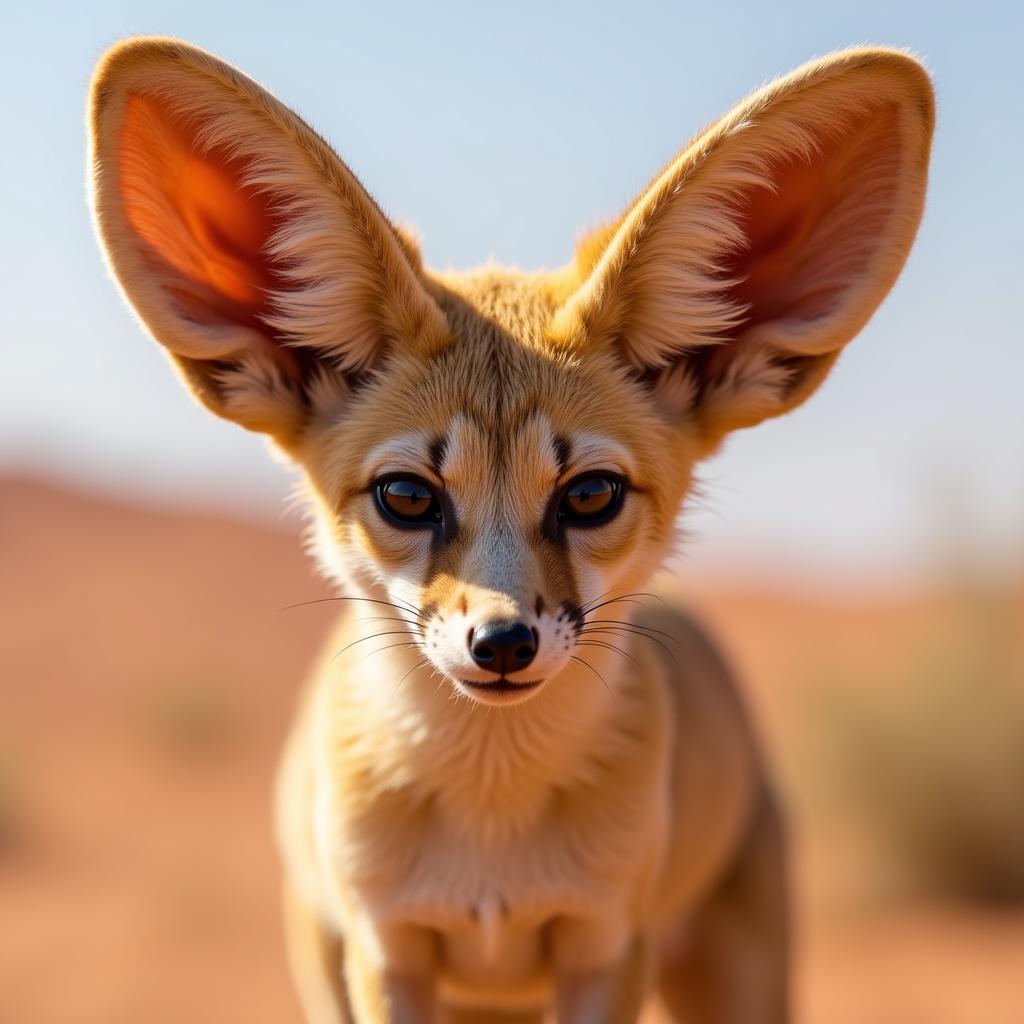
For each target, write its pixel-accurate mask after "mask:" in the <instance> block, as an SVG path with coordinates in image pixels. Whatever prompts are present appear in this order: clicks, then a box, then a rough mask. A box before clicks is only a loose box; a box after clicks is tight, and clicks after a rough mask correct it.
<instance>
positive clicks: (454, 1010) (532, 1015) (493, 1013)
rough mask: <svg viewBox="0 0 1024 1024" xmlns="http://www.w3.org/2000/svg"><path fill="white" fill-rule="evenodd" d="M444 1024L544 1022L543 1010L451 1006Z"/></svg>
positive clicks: (520, 1023)
mask: <svg viewBox="0 0 1024 1024" xmlns="http://www.w3.org/2000/svg"><path fill="white" fill-rule="evenodd" d="M443 1020H444V1024H544V1011H543V1010H476V1009H464V1008H462V1007H451V1008H450V1009H449V1010H448V1012H447V1014H446V1015H445V1016H444V1018H443Z"/></svg>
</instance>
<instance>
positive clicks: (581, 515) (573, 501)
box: [558, 475, 622, 526]
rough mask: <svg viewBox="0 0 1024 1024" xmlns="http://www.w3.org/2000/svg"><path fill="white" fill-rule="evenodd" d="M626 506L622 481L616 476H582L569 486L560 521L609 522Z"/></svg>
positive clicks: (569, 523) (561, 507) (571, 524)
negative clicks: (623, 499) (623, 505)
mask: <svg viewBox="0 0 1024 1024" xmlns="http://www.w3.org/2000/svg"><path fill="white" fill-rule="evenodd" d="M621 506H622V481H621V480H619V479H618V478H617V477H613V476H602V475H594V476H581V477H578V478H577V479H576V480H573V481H572V483H570V484H569V486H568V487H567V488H566V489H565V493H564V494H563V495H562V500H561V502H560V503H559V506H558V520H559V522H561V523H563V524H565V525H566V526H573V525H583V524H597V523H603V522H607V521H608V520H609V519H611V518H612V516H614V515H615V513H616V512H618V511H619V508H620V507H621Z"/></svg>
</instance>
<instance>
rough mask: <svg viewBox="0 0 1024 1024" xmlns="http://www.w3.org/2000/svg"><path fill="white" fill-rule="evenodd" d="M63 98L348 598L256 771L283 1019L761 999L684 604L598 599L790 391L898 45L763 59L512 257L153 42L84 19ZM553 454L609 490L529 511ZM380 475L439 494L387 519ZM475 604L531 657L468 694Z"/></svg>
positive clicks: (834, 343)
mask: <svg viewBox="0 0 1024 1024" xmlns="http://www.w3.org/2000/svg"><path fill="white" fill-rule="evenodd" d="M91 118H92V129H93V133H92V160H93V172H94V173H93V192H92V195H93V203H94V210H95V216H96V224H97V230H98V232H99V234H100V237H101V239H102V241H103V244H104V248H105V251H106V253H107V257H108V259H109V261H110V265H111V267H112V269H113V271H114V274H115V276H116V277H117V279H118V281H119V282H120V284H121V287H122V288H123V290H124V292H125V294H126V296H127V298H128V299H129V301H130V302H131V303H132V305H133V306H134V307H135V309H136V311H137V312H138V314H139V316H140V317H141V319H142V321H143V322H144V324H145V325H146V327H147V328H148V329H149V330H150V331H151V332H152V334H153V335H154V336H155V337H156V339H157V340H158V341H159V342H160V343H161V344H162V345H164V346H165V348H166V349H167V351H168V352H169V354H170V355H171V357H172V358H173V359H174V361H175V363H176V365H177V366H178V368H179V369H180V371H181V373H182V375H183V377H184V379H185V380H186V382H187V384H188V385H189V386H190V388H191V389H192V390H193V392H194V393H195V394H196V395H197V397H198V398H199V399H200V401H202V402H203V403H204V404H205V405H207V406H208V407H209V408H211V409H212V410H213V411H215V412H217V413H218V414H219V415H222V416H225V417H227V418H229V419H233V420H235V421H237V422H239V423H241V424H242V425H243V426H246V427H248V428H250V429H256V430H260V431H263V432H265V433H266V434H268V435H269V436H270V437H272V438H273V440H274V441H275V443H276V444H277V445H278V446H279V448H281V449H283V450H284V451H285V452H286V453H287V454H288V455H289V456H290V457H291V458H292V459H293V460H294V462H295V463H296V465H297V466H298V467H299V468H300V469H301V470H302V472H303V474H304V478H305V481H306V484H307V493H308V496H309V501H310V507H311V510H312V514H313V520H314V531H313V546H314V550H315V552H316V554H317V556H318V558H319V559H320V562H321V565H322V566H323V568H324V571H325V572H326V573H328V575H330V576H331V577H332V578H333V579H335V580H336V581H337V582H338V584H339V586H340V587H342V588H343V590H345V591H346V596H347V597H348V598H350V599H351V600H350V602H349V603H347V604H346V605H345V606H344V607H345V611H344V612H343V613H342V615H341V618H340V622H339V624H338V627H337V630H336V633H335V634H334V636H332V638H331V641H330V643H329V644H328V646H327V649H326V653H325V655H324V657H323V659H322V661H321V663H320V665H319V667H318V669H317V670H316V672H315V673H314V675H313V679H312V682H311V684H310V687H309V690H308V692H307V694H306V697H305V699H304V700H303V703H302V706H301V708H300V711H299V714H298V716H297V719H296V724H295V727H294V729H293V731H292V734H291V737H290V739H289V741H288V745H287V748H286V751H285V756H284V760H283V762H282V768H281V773H280V778H279V786H278V801H277V825H278V835H279V840H280V845H281V850H282V855H283V858H284V862H285V875H286V883H285V906H286V922H287V930H288V937H289V950H290V956H291V961H292V967H293V973H294V975H295V979H296V983H297V985H298V986H299V989H300V994H301V997H302V1002H303V1006H304V1008H305V1012H306V1015H307V1018H308V1019H309V1020H310V1021H311V1022H314V1024H327V1022H334V1024H338V1022H341V1021H349V1020H354V1021H356V1022H358V1024H371V1022H381V1021H435V1020H441V1019H445V1020H449V1021H451V1022H453V1024H470V1022H472V1021H484V1020H494V1021H501V1020H504V1021H508V1022H511V1021H516V1022H519V1024H527V1022H537V1021H539V1020H540V1019H541V1014H542V1011H543V1009H544V1008H545V1007H554V1008H555V1009H556V1011H557V1015H558V1019H559V1020H561V1021H564V1022H572V1024H592V1022H602V1021H607V1022H614V1024H618V1022H623V1024H625V1022H629V1021H634V1020H635V1019H636V1016H637V1014H638V1012H639V1009H640V1006H641V1005H642V1003H643V1001H644V999H645V997H646V996H647V994H648V993H649V992H651V991H652V990H653V989H655V988H659V989H660V991H661V992H662V995H663V997H664V1001H665V1003H666V1006H667V1007H668V1008H669V1009H670V1011H671V1012H673V1013H675V1014H677V1015H679V1019H681V1020H683V1019H685V1020H700V1021H702V1022H709V1024H749V1022H751V1021H764V1022H769V1024H780V1022H782V1021H785V1020H786V1019H788V1009H787V1006H788V1001H787V996H786V970H787V960H788V958H787V950H788V928H787V911H786V899H785V877H784V876H785V868H784V861H785V857H784V843H783V838H782V828H781V824H780V821H779V816H778V813H777V810H776V808H775V805H774V802H773V800H772V797H771V792H770V787H769V786H768V784H767V782H766V780H765V776H764V769H763V766H762V764H761V759H760V756H759V754H758V751H757V745H756V743H755V742H754V740H753V737H752V735H751V731H750V728H749V726H748V724H747V721H746V718H745V715H744V713H743V710H742V707H741V704H740V701H739V699H738V696H737V693H736V690H735V687H734V685H733V683H732V681H731V679H730V677H729V673H728V671H727V670H726V669H725V667H724V666H723V664H722V662H721V660H720V659H719V657H718V656H717V654H716V653H715V651H714V650H713V649H712V648H711V646H710V645H709V644H708V642H707V640H706V638H705V637H704V636H703V634H702V633H701V631H700V630H699V629H697V628H696V627H695V626H694V625H693V624H692V623H691V622H689V621H688V620H687V619H686V618H685V617H683V616H681V615H680V614H678V613H676V612H674V611H671V610H670V609H668V608H667V607H666V608H665V609H664V610H657V609H652V608H649V607H643V605H645V603H646V599H645V598H637V597H635V596H631V595H634V594H635V593H636V592H637V591H640V590H643V589H644V588H645V586H646V583H647V580H648V579H649V578H650V576H651V575H652V573H653V572H654V571H655V570H656V569H657V567H658V566H659V565H660V564H661V562H662V561H663V560H664V558H665V556H666V554H667V553H668V552H669V551H670V550H671V548H672V546H673V544H674V542H675V523H676V518H677V515H678V512H679V509H680V507H681V505H682V503H683V502H684V500H685V497H686V495H687V493H688V491H689V489H690V484H691V478H692V472H693V468H694V465H695V464H696V463H697V461H698V460H699V459H700V458H702V457H703V456H705V455H707V454H708V453H709V452H710V451H712V450H713V449H714V448H715V447H716V446H717V444H718V443H719V442H720V440H721V438H722V437H723V436H724V435H725V433H726V432H727V431H729V430H732V429H735V428H737V427H742V426H749V425H751V424H753V423H755V422H757V421H759V420H760V419H763V418H765V417H767V416H773V415H778V414H780V413H782V412H785V411H788V410H789V409H791V408H794V407H795V406H796V405H798V404H799V403H800V402H801V401H803V400H804V399H805V398H806V397H807V396H808V395H809V394H810V393H811V392H812V391H813V390H814V389H815V388H816V387H817V385H818V384H819V383H820V382H821V380H822V379H823V377H824V375H825V373H826V372H827V370H828V369H829V367H830V366H831V365H832V363H833V362H834V361H835V358H836V356H837V355H838V353H839V351H840V349H841V348H842V346H843V345H844V344H845V343H846V342H847V341H848V340H849V339H850V338H851V337H852V336H853V335H854V334H855V333H856V332H857V331H858V330H859V329H860V327H862V326H863V324H864V323H865V322H866V321H867V319H868V317H870V315H871V314H872V312H873V311H874V309H875V308H876V306H877V305H878V303H879V302H880V301H881V299H882V298H883V297H884V295H885V293H886V292H887V291H888V289H889V288H890V287H891V285H892V283H893V281H894V280H895V278H896V276H897V274H898V272H899V270H900V267H901V266H902V264H903V261H904V260H905V258H906V255H907V252H908V250H909V247H910V244H911V242H912V240H913V236H914V233H915V231H916V227H917V223H918V221H919V219H920V215H921V209H922V203H923V197H924V191H925V182H926V169H927V159H928V148H929V142H930V137H931V131H932V120H933V110H932V95H931V88H930V85H929V82H928V78H927V75H926V74H925V73H924V71H923V70H922V69H921V67H920V65H919V64H918V63H917V62H916V61H915V60H913V59H912V58H911V57H909V56H907V55H906V54H903V53H899V52H896V51H891V50H884V49H862V50H852V51H847V52H845V53H839V54H835V55H833V56H831V57H828V58H826V59H825V60H822V61H818V62H815V63H812V64H809V65H807V66H805V67H804V68H801V69H800V70H798V71H797V72H794V73H793V74H792V75H790V76H788V77H786V78H784V79H781V80H779V81H778V82H776V83H774V84H772V85H770V86H768V87H767V88H765V89H762V90H761V91H760V92H758V93H757V94H755V95H754V96H753V97H751V98H750V99H748V100H747V101H745V102H744V103H742V104H740V105H739V106H737V107H736V108H735V109H734V110H733V111H732V112H731V113H730V114H729V115H727V116H726V117H724V118H723V119H722V120H720V121H719V122H717V123H716V124H714V125H713V126H711V127H710V128H709V129H707V130H706V131H705V132H703V133H701V134H700V135H698V136H697V137H696V139H695V140H694V141H693V142H691V143H690V145H689V146H687V147H686V148H685V149H684V150H683V151H682V152H681V153H680V155H679V156H678V157H677V158H676V159H675V160H673V161H672V162H671V163H670V164H669V165H668V167H666V168H665V170H664V171H663V172H662V173H661V174H660V175H659V176H658V177H657V178H655V179H654V181H653V182H652V183H651V185H650V186H649V187H648V188H647V189H646V190H645V191H644V192H643V193H642V194H641V196H640V197H639V198H638V199H637V200H636V202H635V203H633V204H632V206H631V207H630V208H629V209H628V210H627V211H626V212H625V213H624V214H623V215H622V217H620V218H619V219H618V220H616V221H614V222H611V223H610V224H609V225H608V226H607V227H606V228H604V229H602V230H601V231H599V232H596V233H594V234H593V235H591V236H590V237H589V238H587V239H585V240H584V241H583V242H582V243H581V245H580V247H579V250H578V252H577V255H576V258H575V260H574V261H573V263H572V264H570V265H569V266H567V267H565V268H562V269H561V270H558V271H556V272H553V273H543V274H524V273H520V272H514V271H508V270H504V269H501V268H496V267H490V268H483V269H480V270H476V271H472V272H468V273H464V274H443V275H442V274H434V273H430V272H429V271H427V270H425V269H424V268H423V267H422V266H421V264H420V258H419V254H418V250H417V249H416V246H415V243H414V242H413V241H412V240H411V238H410V236H409V235H408V233H407V232H405V231H400V230H399V229H397V228H395V227H394V226H392V225H391V224H390V223H388V221H387V220H386V219H385V218H384V216H383V215H382V213H381V211H380V209H379V208H378V207H377V205H376V204H375V203H374V202H373V201H372V200H371V199H370V197H369V195H368V194H367V193H366V192H365V191H364V190H363V188H362V186H361V185H360V184H359V183H358V182H357V181H356V179H355V178H354V177H353V175H352V174H351V172H350V171H349V170H348V168H346V167H345V165H344V164H343V163H342V162H341V161H340V160H339V159H338V158H337V157H336V156H335V155H334V153H333V152H332V151H331V150H330V149H329V148H328V147H327V146H326V145H325V144H324V143H323V141H322V140H321V139H320V138H319V137H318V136H317V135H315V133H313V132H312V131H311V130H310V129H309V128H308V127H307V126H306V125H305V124H304V123H303V122H302V121H301V120H299V119H298V118H297V117H296V116H295V115H294V114H292V113H291V112H290V111H289V110H288V109H287V108H285V107H284V106H282V105H281V104H280V103H278V102H277V101H276V100H274V99H273V98H272V97H270V96H269V95H268V94H267V93H266V92H265V91H264V90H263V89H261V88H260V87H259V86H257V85H256V84H255V83H253V82H252V81H250V80H249V79H247V78H245V77H244V76H243V75H241V74H239V73H238V72H237V71H235V70H234V69H233V68H230V67H229V66H227V65H225V64H223V63H222V62H221V61H219V60H217V59H216V58H214V57H212V56H210V55H209V54H207V53H205V52H203V51H200V50H197V49H195V48H194V47H190V46H188V45H186V44H184V43H180V42H178V41H175V40H166V39H138V40H130V41H128V42H125V43H122V44H119V45H118V46H116V47H114V48H113V50H111V51H110V53H108V54H107V56H106V57H105V58H104V59H103V61H102V62H101V64H100V67H99V69H98V71H97V73H96V78H95V80H94V83H93V92H92V110H91ZM587 473H598V474H609V473H611V474H617V475H618V476H619V477H621V478H622V479H624V480H625V481H627V483H626V490H625V499H624V503H623V505H622V508H621V510H620V511H619V512H618V514H617V515H616V516H615V517H614V518H612V519H611V520H610V521H608V522H607V523H605V524H603V525H600V526H595V527H590V528H580V527H570V528H560V527H557V525H552V524H553V523H554V520H553V519H552V515H553V512H552V502H553V501H555V503H556V504H557V500H556V498H555V497H553V496H555V495H557V494H559V493H560V488H563V487H564V486H565V485H566V482H567V481H570V480H572V479H574V478H576V477H578V476H580V475H581V474H587ZM387 474H397V475H406V476H409V475H412V476H414V477H416V478H419V479H421V480H424V481H426V482H427V483H428V484H429V485H430V486H431V487H432V488H433V489H434V491H435V492H436V493H438V494H441V495H443V497H444V503H445V504H444V508H445V513H444V515H445V524H446V525H445V527H444V529H443V530H442V529H441V528H440V527H438V528H437V529H436V530H434V529H431V530H425V529H400V528H398V527H396V526H395V525H394V524H393V523H392V522H391V521H389V520H387V519H386V518H385V517H384V516H383V515H382V514H381V511H380V509H379V508H378V506H377V502H376V499H375V498H374V489H375V482H376V481H378V480H379V479H380V478H381V477H382V475H383V476H384V477H385V479H386V478H387V476H386V475H387ZM602 602H604V603H602ZM498 620H501V621H505V620H514V621H518V622H521V623H525V624H529V626H530V627H531V629H532V630H533V631H534V632H533V635H534V637H535V638H536V641H537V651H536V656H535V659H534V660H533V661H532V662H531V664H530V665H529V667H528V668H525V669H522V670H519V671H516V672H510V673H508V681H509V682H510V683H526V682H531V683H532V682H538V685H536V686H535V687H534V688H533V689H529V690H527V689H521V690H518V691H514V692H513V694H512V696H510V697H509V698H508V700H507V701H505V703H504V705H503V706H497V707H487V706H484V704H487V703H496V702H498V697H497V696H494V694H496V693H497V691H493V690H486V691H481V690H480V689H479V687H480V686H481V685H483V686H487V685H489V684H490V683H493V682H494V681H495V680H494V676H495V673H494V672H492V671H490V670H488V669H486V668H483V667H478V666H477V665H475V664H474V663H473V662H472V661H471V660H470V659H469V655H468V642H467V637H471V636H472V631H474V630H476V629H477V628H479V627H480V626H481V624H485V623H487V622H490V621H498ZM616 647H617V648H618V649H616ZM502 678H504V676H503V677H502ZM503 699H504V698H503Z"/></svg>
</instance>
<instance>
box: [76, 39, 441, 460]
mask: <svg viewBox="0 0 1024 1024" xmlns="http://www.w3.org/2000/svg"><path fill="white" fill-rule="evenodd" d="M90 120H91V127H92V170H93V175H92V202H93V208H94V213H95V220H96V225H97V231H98V233H99V236H100V238H101V240H102V242H103V246H104V249H105V251H106V254H107V258H108V260H109V263H110V266H111V268H112V270H113V272H114V274H115V276H116V277H117V279H118V281H119V282H120V284H121V287H122V288H123V290H124V293H125V295H126V296H127V298H128V300H129V301H130V302H131V304H132V305H133V306H134V307H135V310H136V311H137V313H138V314H139V316H140V317H141V319H142V321H143V323H144V324H145V326H146V327H147V328H148V329H149V331H150V332H151V333H152V334H153V336H154V337H155V338H156V339H157V340H158V341H159V342H160V343H161V344H162V345H163V346H165V348H166V349H167V350H168V352H170V354H171V355H172V356H173V358H174V360H175V362H176V363H177V364H178V366H179V368H180V369H181V371H182V373H183V376H184V378H185V380H186V381H187V383H188V385H189V386H190V388H191V389H192V390H193V391H194V393H195V394H196V395H197V396H198V398H199V399H200V400H201V401H202V402H203V404H205V405H206V406H208V407H209V408H210V409H212V410H213V411H214V412H216V413H218V414H219V415H221V416H225V417H227V418H229V419H233V420H235V421H236V422H238V423H241V424H242V425H243V426H245V427H248V428H250V429H253V430H260V431H264V432H267V433H270V434H272V435H273V436H274V437H275V438H276V439H277V440H278V441H279V442H280V443H282V444H283V445H284V446H285V447H289V446H290V445H291V444H292V443H294V441H295V439H296V437H297V436H298V434H299V433H300V432H301V430H302V426H303V422H304V420H305V418H306V417H307V416H308V415H309V413H310V410H311V408H313V407H315V405H316V403H317V401H318V400H327V397H329V396H332V395H333V396H335V397H336V396H337V395H338V394H339V393H341V392H342V391H343V390H344V388H345V386H346V384H345V380H346V377H351V375H353V374H358V373H359V372H362V371H364V370H366V369H367V368H368V367H370V366H372V364H373V363H374V362H375V360H376V359H378V358H379V356H380V354H381V352H382V351H383V348H384V346H386V345H388V344H389V343H396V342H401V344H403V345H406V346H420V347H426V348H430V347H432V346H436V345H438V344H441V343H443V340H444V339H445V338H446V337H447V335H448V328H447V324H446V322H445V318H444V316H443V314H442V313H441V311H440V309H439V308H438V307H437V305H436V304H435V303H434V302H433V300H432V299H430V297H429V296H428V295H427V293H426V291H425V290H424V288H423V285H422V283H421V280H420V278H419V272H418V263H417V257H416V254H415V253H414V252H413V251H412V249H411V247H410V246H409V245H408V244H407V243H406V242H405V241H404V240H403V239H402V238H401V237H400V236H399V234H398V233H397V232H396V230H395V229H394V228H393V227H392V226H391V224H390V223H389V222H388V221H387V220H386V219H385V217H384V216H383V214H382V213H381V211H380V209H379V208H378V207H377V205H376V204H375V203H374V202H373V200H372V199H371V198H370V197H369V195H368V194H367V193H366V191H365V190H364V189H363V187H362V186H361V185H360V184H359V182H358V181H357V180H356V178H355V177H354V176H353V174H352V173H351V171H349V169H348V168H347V167H346V166H345V165H344V164H343V163H342V162H341V160H340V159H338V157H337V156H336V155H335V154H334V152H333V151H332V150H331V149H330V148H329V147H328V146H327V144H326V143H325V142H324V141H323V140H322V139H321V138H320V137H319V136H318V135H317V134H316V133H315V132H314V131H313V130H312V129H310V128H309V126H308V125H306V124H305V123H304V122H303V121H302V120H300V119H299V118H298V117H297V116H296V115H295V114H293V113H292V112H291V111H290V110H288V109H287V108H286V107H284V106H283V105H282V104H280V103H279V102H278V101H277V100H275V99H274V98H273V97H272V96H270V95H269V94H268V93H267V92H265V91H264V90H263V89H261V88H260V87H259V86H258V85H256V83H255V82H253V81H252V80H250V79H249V78H246V77H245V76H244V75H242V74H240V73H239V72H238V71H236V70H235V69H234V68H232V67H230V66H228V65H227V64H224V63H223V62H221V61H219V60H218V59H216V58H215V57H213V56H211V55H210V54H208V53H206V52H204V51H203V50H199V49H197V48H195V47H192V46H188V45H186V44H184V43H181V42H178V41H177V40H173V39H159V38H142V39H134V40H128V41H126V42H123V43H120V44H118V45H117V46H115V47H114V48H113V49H111V50H110V51H109V52H108V53H107V54H106V55H105V56H104V58H103V59H102V61H101V62H100V64H99V67H98V69H97V71H96V74H95V77H94V78H93V83H92V93H91V110H90Z"/></svg>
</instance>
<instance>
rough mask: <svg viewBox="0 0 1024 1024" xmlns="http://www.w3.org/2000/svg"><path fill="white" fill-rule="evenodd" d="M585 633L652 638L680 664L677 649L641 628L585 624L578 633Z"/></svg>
mask: <svg viewBox="0 0 1024 1024" xmlns="http://www.w3.org/2000/svg"><path fill="white" fill-rule="evenodd" d="M585 633H610V634H613V635H615V636H622V635H623V634H624V633H628V634H630V635H631V636H638V637H641V638H642V639H644V640H650V641H651V643H652V644H657V645H658V646H659V647H660V648H661V649H662V650H663V651H664V652H665V653H666V654H667V655H668V656H669V657H670V658H671V659H672V661H673V662H674V663H675V664H676V665H678V664H679V659H678V658H677V657H676V655H675V651H673V650H670V649H669V648H668V647H667V646H666V645H665V644H663V643H662V642H661V641H660V640H659V639H658V638H657V637H656V636H648V635H647V634H646V633H641V632H640V631H639V630H632V629H625V628H624V627H623V626H604V627H603V628H598V627H590V628H588V627H586V626H584V627H583V629H581V630H580V631H579V633H578V634H577V635H578V636H583V634H585ZM577 642H578V641H577Z"/></svg>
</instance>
